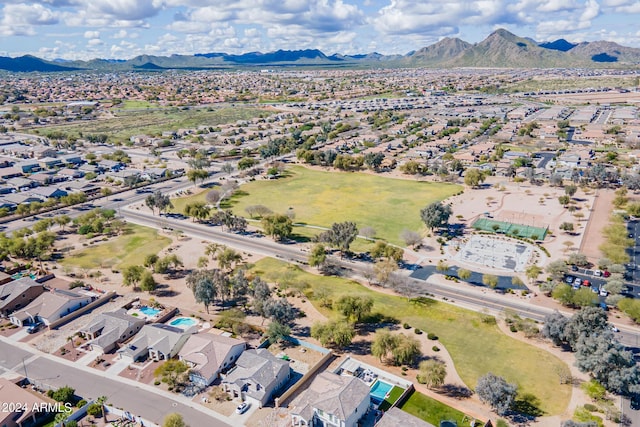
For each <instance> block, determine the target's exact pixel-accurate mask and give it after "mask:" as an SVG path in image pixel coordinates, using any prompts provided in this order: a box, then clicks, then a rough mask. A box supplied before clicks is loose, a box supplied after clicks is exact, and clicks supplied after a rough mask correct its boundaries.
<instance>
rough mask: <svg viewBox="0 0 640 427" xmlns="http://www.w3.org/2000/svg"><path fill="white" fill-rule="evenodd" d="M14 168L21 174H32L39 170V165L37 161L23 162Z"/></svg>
mask: <svg viewBox="0 0 640 427" xmlns="http://www.w3.org/2000/svg"><path fill="white" fill-rule="evenodd" d="M13 167H14V168H16V169H17V170H19V171H21V172H22V173H33V172H37V171H39V170H40V163H38V161H37V160H25V161H23V162H20V163H16V164H15V165H13Z"/></svg>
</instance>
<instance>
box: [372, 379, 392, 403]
mask: <svg viewBox="0 0 640 427" xmlns="http://www.w3.org/2000/svg"><path fill="white" fill-rule="evenodd" d="M392 388H393V386H392V385H391V384H389V383H386V382H384V381H381V380H378V381H376V382H375V383H374V384H373V386H372V387H371V391H370V392H369V394H370V395H371V397H372V398H373V399H374V400H377V401H378V402H382V401H383V400H384V399H385V397H387V393H389V391H390V390H391V389H392Z"/></svg>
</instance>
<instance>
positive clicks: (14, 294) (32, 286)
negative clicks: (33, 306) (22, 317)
mask: <svg viewBox="0 0 640 427" xmlns="http://www.w3.org/2000/svg"><path fill="white" fill-rule="evenodd" d="M3 274H4V275H5V277H4V278H3V280H7V279H8V280H9V281H10V280H11V277H10V276H9V275H7V274H5V273H3ZM44 291H45V289H44V286H43V285H42V283H38V282H36V281H35V280H33V279H31V278H30V277H23V278H21V279H18V280H14V281H10V282H8V283H7V282H4V284H3V285H2V286H0V316H3V317H8V316H9V314H11V313H13V312H14V311H16V310H18V309H20V308H24V307H26V306H27V305H29V304H30V303H31V302H32V301H33V300H34V299H36V298H37V297H39V296H40V295H41V294H43V293H44Z"/></svg>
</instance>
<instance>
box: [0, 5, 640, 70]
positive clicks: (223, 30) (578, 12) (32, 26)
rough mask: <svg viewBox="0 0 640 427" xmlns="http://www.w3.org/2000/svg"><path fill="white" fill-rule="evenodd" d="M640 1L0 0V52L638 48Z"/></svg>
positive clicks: (110, 54) (100, 54)
mask: <svg viewBox="0 0 640 427" xmlns="http://www.w3.org/2000/svg"><path fill="white" fill-rule="evenodd" d="M639 17H640V1H639V0H514V1H508V0H470V1H458V0H437V1H434V0H38V1H21V0H0V40H1V43H0V55H3V56H19V55H22V54H33V55H37V56H40V57H44V58H48V59H53V58H66V59H90V58H124V59H126V58H131V57H134V56H137V55H140V54H151V55H170V54H193V53H204V52H227V53H244V52H251V51H262V52H268V51H273V50H277V49H307V48H317V49H321V50H322V51H323V52H325V53H326V54H333V53H336V52H338V53H344V54H355V53H368V52H374V51H375V52H380V53H384V54H394V53H399V54H404V53H406V52H409V51H411V50H417V49H419V48H421V47H424V46H426V45H429V44H432V43H434V42H436V41H438V40H439V39H441V38H443V37H460V38H462V39H463V40H466V41H469V42H478V41H481V40H482V39H483V38H485V37H486V36H487V35H488V34H489V33H490V32H491V31H493V30H495V29H497V28H506V29H508V30H510V31H512V32H514V33H515V34H517V35H519V36H523V37H531V38H533V39H535V40H538V41H548V40H555V39H557V38H560V37H564V38H566V39H568V40H570V41H593V40H609V41H615V42H618V43H620V44H623V45H627V46H634V47H640V27H639V26H638V25H637V22H638V18H639Z"/></svg>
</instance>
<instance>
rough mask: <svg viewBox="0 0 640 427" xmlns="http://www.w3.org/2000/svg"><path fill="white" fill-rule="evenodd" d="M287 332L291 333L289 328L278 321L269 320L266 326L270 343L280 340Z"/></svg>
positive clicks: (287, 334) (282, 339)
mask: <svg viewBox="0 0 640 427" xmlns="http://www.w3.org/2000/svg"><path fill="white" fill-rule="evenodd" d="M289 334H291V328H289V326H287V325H283V324H282V323H279V322H271V324H269V327H268V328H267V338H268V339H269V341H270V342H271V343H279V342H282V341H284V339H285V337H287V336H289Z"/></svg>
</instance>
